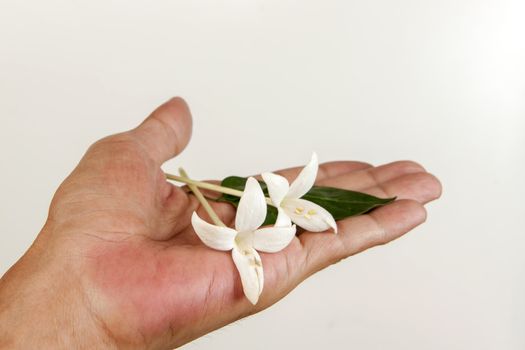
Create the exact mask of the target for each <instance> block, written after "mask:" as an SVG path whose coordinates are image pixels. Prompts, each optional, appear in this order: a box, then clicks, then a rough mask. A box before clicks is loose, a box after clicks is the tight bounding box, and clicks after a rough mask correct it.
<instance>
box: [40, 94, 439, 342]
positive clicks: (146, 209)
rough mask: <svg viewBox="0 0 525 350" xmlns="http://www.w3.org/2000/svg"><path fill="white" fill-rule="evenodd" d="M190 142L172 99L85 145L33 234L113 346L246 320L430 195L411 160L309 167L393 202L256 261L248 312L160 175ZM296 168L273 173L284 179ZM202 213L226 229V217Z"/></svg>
mask: <svg viewBox="0 0 525 350" xmlns="http://www.w3.org/2000/svg"><path fill="white" fill-rule="evenodd" d="M190 134H191V117H190V114H189V110H188V108H187V106H186V104H185V103H184V101H182V100H180V99H172V100H170V101H169V102H167V103H166V104H164V105H162V106H161V107H159V108H158V109H157V110H156V111H155V112H153V113H152V115H151V116H150V117H148V119H146V121H145V122H144V123H142V124H141V125H140V126H139V127H137V128H136V129H133V130H131V131H128V132H125V133H122V134H118V135H113V136H110V137H107V138H105V139H102V140H100V141H98V142H96V143H95V144H94V145H93V146H92V147H91V148H90V149H89V150H88V152H87V153H86V155H85V156H84V158H83V159H82V160H81V162H80V163H79V165H78V166H77V168H76V169H75V170H74V171H73V173H72V174H71V175H70V176H69V177H68V178H67V179H66V180H65V181H64V183H63V184H62V185H61V186H60V188H59V189H58V191H57V193H56V195H55V197H54V199H53V202H52V205H51V209H50V214H49V219H48V222H47V223H46V229H44V230H43V232H42V234H41V235H40V236H39V237H38V240H37V242H39V244H38V245H40V246H42V245H43V246H46V245H48V246H49V248H48V249H49V250H51V251H52V252H53V254H54V255H55V256H56V257H57V258H56V260H57V261H58V264H64V265H67V266H70V267H71V269H70V271H71V273H70V275H71V276H74V279H75V283H76V285H78V286H80V287H79V288H77V289H78V291H79V293H80V294H82V300H84V305H85V307H86V309H87V310H89V313H90V314H91V315H92V317H93V318H94V319H96V323H97V325H98V327H100V329H101V330H103V332H104V334H105V335H106V336H107V337H108V338H110V339H111V340H112V341H113V342H115V343H116V344H117V345H118V346H119V347H130V348H132V347H140V348H144V347H148V348H159V349H161V348H172V347H175V346H179V345H181V344H184V343H186V342H188V341H191V340H192V339H195V338H197V337H199V336H201V335H203V334H205V333H207V332H210V331H211V330H213V329H216V328H219V327H221V326H223V325H225V324H228V323H230V322H233V321H235V320H237V319H239V318H242V317H244V316H247V315H250V314H252V313H255V312H258V311H260V310H262V309H264V308H266V307H268V306H270V305H271V304H273V303H275V302H276V301H278V300H279V299H281V298H283V297H284V296H285V295H286V294H287V293H288V292H290V291H291V290H292V289H293V288H294V287H295V286H296V285H297V284H298V283H300V282H301V281H303V280H304V279H305V278H307V277H308V276H309V275H311V274H313V273H315V272H317V271H319V270H320V269H323V268H324V267H326V266H328V265H330V264H333V263H335V262H338V261H340V260H341V259H343V258H346V257H348V256H350V255H353V254H356V253H358V252H360V251H363V250H365V249H367V248H370V247H373V246H375V245H379V244H384V243H387V242H389V241H391V240H393V239H395V238H397V237H399V236H401V235H403V234H404V233H406V232H408V231H409V230H410V229H412V228H413V227H415V226H417V225H418V224H420V223H422V222H423V221H424V220H425V215H426V214H425V209H424V208H423V204H425V203H427V202H429V201H431V200H433V199H436V198H437V197H439V195H440V191H441V190H440V184H439V182H438V181H437V180H436V179H435V178H434V177H433V176H432V175H430V174H428V173H427V172H426V171H425V170H424V169H423V168H422V167H421V166H419V165H417V164H416V163H413V162H407V161H402V162H395V163H390V164H387V165H383V166H379V167H372V166H371V165H368V164H366V163H361V162H351V161H339V162H331V163H326V164H323V165H321V166H320V168H319V175H318V178H317V184H319V185H327V186H333V187H339V188H345V189H352V190H358V191H362V192H366V193H370V194H373V195H378V196H397V197H398V199H399V200H397V201H395V202H394V203H392V204H389V205H387V206H385V207H382V208H379V209H377V210H374V211H373V212H371V213H370V214H367V215H361V216H358V217H353V218H349V219H345V220H342V221H340V222H338V227H339V231H340V234H338V235H334V234H327V233H309V232H304V233H302V234H300V235H298V236H297V237H296V238H294V240H293V241H292V243H291V244H290V245H289V246H288V247H287V248H286V249H284V250H283V251H281V252H278V253H274V254H264V253H261V257H262V261H263V265H264V273H265V285H264V290H263V293H262V295H261V298H260V300H259V302H258V304H257V305H255V306H253V305H252V304H251V303H250V302H249V301H248V300H247V299H246V298H245V297H244V295H243V291H242V286H241V281H240V278H239V275H238V272H237V270H236V268H235V266H234V264H233V261H232V259H231V255H230V254H228V253H225V252H221V251H215V250H212V249H210V248H208V247H206V246H205V245H204V244H202V243H201V241H200V240H199V238H198V237H197V235H196V234H195V232H194V231H193V229H192V226H191V224H190V217H191V214H192V212H193V211H195V210H196V211H197V212H198V214H199V216H201V217H202V218H205V219H208V216H207V214H206V212H205V211H204V210H203V209H202V208H200V206H199V203H198V201H197V200H196V199H195V198H194V197H193V195H190V194H189V193H188V192H187V191H186V190H185V189H184V188H180V187H177V186H174V185H172V184H170V183H168V182H167V181H166V179H165V177H164V174H163V172H162V170H161V168H160V166H161V165H162V163H163V162H164V161H166V160H168V159H170V158H172V157H174V156H176V155H177V154H178V153H180V152H181V151H182V149H183V148H184V147H185V145H186V144H187V143H188V141H189V138H190ZM299 170H300V168H292V169H286V170H282V171H278V173H280V174H281V175H283V176H285V177H286V178H288V180H293V179H294V178H295V176H296V175H297V174H298V171H299ZM213 206H214V208H215V210H216V211H217V213H218V214H219V216H220V217H221V219H222V220H223V221H224V222H225V223H227V224H231V222H232V221H233V219H234V215H235V210H234V208H233V207H231V206H230V205H229V204H227V203H213ZM48 242H53V243H52V244H51V243H48Z"/></svg>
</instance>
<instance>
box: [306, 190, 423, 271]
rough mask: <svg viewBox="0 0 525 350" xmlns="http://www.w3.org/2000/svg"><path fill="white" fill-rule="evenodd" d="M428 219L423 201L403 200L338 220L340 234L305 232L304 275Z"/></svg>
mask: <svg viewBox="0 0 525 350" xmlns="http://www.w3.org/2000/svg"><path fill="white" fill-rule="evenodd" d="M425 220H426V211H425V208H424V207H423V205H422V204H421V203H419V202H417V201H414V200H408V199H405V200H400V201H396V202H394V203H392V204H389V205H386V206H384V207H381V208H378V209H376V210H374V211H372V212H371V213H370V214H366V215H360V216H356V217H352V218H348V219H345V220H341V221H339V222H338V224H337V225H338V227H339V232H340V233H339V234H337V235H335V234H329V233H321V234H319V233H310V232H307V233H304V234H302V235H301V236H299V239H300V241H301V243H302V245H303V249H304V252H305V254H304V259H305V262H304V265H303V266H304V272H303V273H304V275H305V276H309V275H311V274H313V273H315V272H317V271H319V270H321V269H323V268H325V267H327V266H329V265H331V264H334V263H336V262H338V261H340V260H342V259H345V258H347V257H349V256H351V255H354V254H357V253H359V252H362V251H364V250H366V249H369V248H371V247H374V246H377V245H382V244H386V243H388V242H390V241H392V240H394V239H396V238H398V237H400V236H402V235H404V234H405V233H407V232H408V231H410V230H412V229H413V228H414V227H416V226H418V225H420V224H421V223H423V222H424V221H425Z"/></svg>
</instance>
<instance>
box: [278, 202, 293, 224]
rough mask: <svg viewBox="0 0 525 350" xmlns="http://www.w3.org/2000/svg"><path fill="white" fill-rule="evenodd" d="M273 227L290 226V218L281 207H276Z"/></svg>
mask: <svg viewBox="0 0 525 350" xmlns="http://www.w3.org/2000/svg"><path fill="white" fill-rule="evenodd" d="M274 226H275V227H290V226H292V219H290V217H289V216H288V214H286V211H284V209H283V208H281V207H278V208H277V219H276V220H275V225H274Z"/></svg>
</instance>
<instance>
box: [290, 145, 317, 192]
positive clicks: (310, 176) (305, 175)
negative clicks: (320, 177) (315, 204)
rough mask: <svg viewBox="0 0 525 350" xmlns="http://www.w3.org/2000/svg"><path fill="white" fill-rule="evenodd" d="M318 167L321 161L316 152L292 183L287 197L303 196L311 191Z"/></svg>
mask: <svg viewBox="0 0 525 350" xmlns="http://www.w3.org/2000/svg"><path fill="white" fill-rule="evenodd" d="M318 168H319V162H318V160H317V154H315V152H314V153H312V158H311V159H310V162H309V163H308V164H307V165H306V166H305V167H304V168H303V170H301V172H300V173H299V175H298V176H297V178H296V179H295V180H294V182H292V184H291V185H290V190H289V191H288V194H287V195H286V198H301V197H302V196H304V195H305V194H306V193H307V192H308V191H310V189H311V188H312V186H313V185H314V182H315V178H316V177H317V169H318Z"/></svg>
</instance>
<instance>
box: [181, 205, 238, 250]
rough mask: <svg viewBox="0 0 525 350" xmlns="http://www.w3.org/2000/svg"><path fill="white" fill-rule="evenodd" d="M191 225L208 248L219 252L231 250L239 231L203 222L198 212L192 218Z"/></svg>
mask: <svg viewBox="0 0 525 350" xmlns="http://www.w3.org/2000/svg"><path fill="white" fill-rule="evenodd" d="M191 224H192V226H193V229H194V230H195V233H196V234H197V236H199V238H200V239H201V241H202V242H203V243H204V244H206V245H207V246H208V247H210V248H213V249H217V250H230V249H232V248H233V243H234V240H235V236H236V235H237V231H235V230H234V229H232V228H229V227H221V226H215V225H212V224H210V223H207V222H206V221H204V220H202V219H201V218H200V217H199V215H197V212H193V215H192V216H191Z"/></svg>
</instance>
